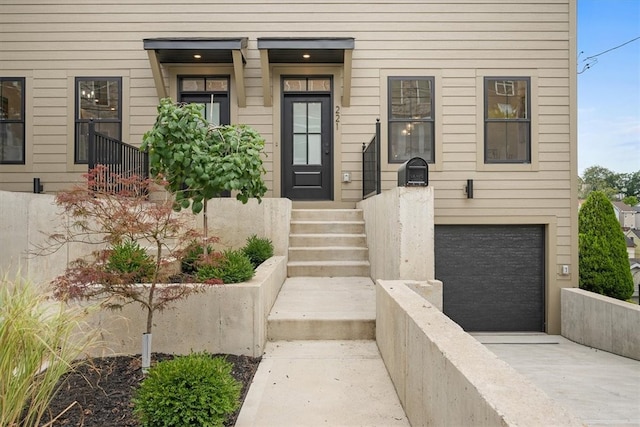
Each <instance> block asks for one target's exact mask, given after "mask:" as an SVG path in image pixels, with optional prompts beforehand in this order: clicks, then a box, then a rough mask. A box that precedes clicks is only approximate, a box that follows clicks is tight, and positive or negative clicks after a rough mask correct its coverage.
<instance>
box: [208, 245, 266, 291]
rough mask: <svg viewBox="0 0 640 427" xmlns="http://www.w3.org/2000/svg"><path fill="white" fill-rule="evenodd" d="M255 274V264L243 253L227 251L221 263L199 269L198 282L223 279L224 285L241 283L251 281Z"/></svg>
mask: <svg viewBox="0 0 640 427" xmlns="http://www.w3.org/2000/svg"><path fill="white" fill-rule="evenodd" d="M254 274H255V270H254V267H253V264H251V261H250V260H249V258H248V257H247V256H246V255H245V254H244V253H243V252H242V251H234V250H227V251H224V252H223V254H222V258H220V260H219V263H217V264H204V265H201V266H200V267H199V268H198V273H197V276H198V280H200V281H201V282H205V281H207V280H209V279H221V280H222V281H223V283H240V282H246V281H247V280H249V279H251V278H252V277H253V276H254Z"/></svg>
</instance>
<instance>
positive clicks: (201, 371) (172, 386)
mask: <svg viewBox="0 0 640 427" xmlns="http://www.w3.org/2000/svg"><path fill="white" fill-rule="evenodd" d="M231 369H232V365H231V363H229V362H227V361H226V360H225V359H223V358H221V357H215V358H214V357H211V356H210V355H208V354H206V353H193V354H190V355H188V356H181V357H177V358H175V359H173V360H168V361H163V362H159V363H158V364H157V365H155V366H154V367H152V368H151V369H150V370H149V375H148V376H147V377H146V378H145V379H144V381H143V382H142V384H141V385H140V388H139V389H138V391H137V392H136V396H135V398H134V400H133V403H134V412H135V413H136V415H137V416H138V417H139V418H140V421H141V422H142V425H143V426H146V427H160V426H166V427H170V426H171V427H176V426H202V427H214V426H215V427H217V426H223V425H224V424H223V423H224V421H225V420H226V419H227V417H228V416H229V415H230V414H232V413H233V411H235V410H236V409H237V408H238V406H239V404H240V390H241V384H240V383H239V382H238V381H237V380H235V379H234V378H233V376H232V375H231Z"/></svg>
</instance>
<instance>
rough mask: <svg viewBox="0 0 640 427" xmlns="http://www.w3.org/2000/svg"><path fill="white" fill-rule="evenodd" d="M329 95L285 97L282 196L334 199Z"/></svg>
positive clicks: (293, 95) (294, 198) (292, 95)
mask: <svg viewBox="0 0 640 427" xmlns="http://www.w3.org/2000/svg"><path fill="white" fill-rule="evenodd" d="M331 131H332V128H331V95H330V94H309V93H306V94H286V95H284V99H283V111H282V196H283V197H287V198H289V199H291V200H333V167H332V165H333V137H332V133H331Z"/></svg>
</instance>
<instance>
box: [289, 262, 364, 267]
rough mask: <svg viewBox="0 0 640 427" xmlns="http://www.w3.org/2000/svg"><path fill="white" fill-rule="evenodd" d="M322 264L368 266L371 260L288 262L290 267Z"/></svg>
mask: <svg viewBox="0 0 640 427" xmlns="http://www.w3.org/2000/svg"><path fill="white" fill-rule="evenodd" d="M305 265H308V266H321V265H326V266H332V265H340V266H343V265H352V266H356V265H358V266H360V265H362V266H368V265H369V261H289V262H288V263H287V266H289V267H294V266H305Z"/></svg>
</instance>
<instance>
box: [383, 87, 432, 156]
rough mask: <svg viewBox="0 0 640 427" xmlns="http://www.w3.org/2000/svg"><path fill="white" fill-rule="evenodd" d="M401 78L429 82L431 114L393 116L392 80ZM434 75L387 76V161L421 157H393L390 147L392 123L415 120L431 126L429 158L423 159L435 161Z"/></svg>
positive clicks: (409, 122) (415, 154)
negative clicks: (423, 115) (415, 117)
mask: <svg viewBox="0 0 640 427" xmlns="http://www.w3.org/2000/svg"><path fill="white" fill-rule="evenodd" d="M401 80H425V81H429V82H430V83H431V94H430V99H429V103H430V111H431V115H430V117H428V118H417V119H414V118H411V119H397V118H393V112H392V105H393V104H392V84H391V82H392V81H401ZM435 83H436V82H435V76H389V77H388V78H387V136H388V137H387V141H388V144H387V160H388V163H396V164H400V163H404V162H406V161H407V160H410V159H411V158H413V157H421V158H423V156H421V155H420V154H419V153H412V154H411V155H409V156H408V158H402V159H397V160H395V159H394V156H393V153H392V148H393V146H394V145H393V144H394V141H393V134H392V123H407V124H411V123H415V122H419V123H427V124H429V125H430V127H431V141H429V142H430V145H431V148H430V151H431V158H429V159H424V158H423V159H424V160H425V161H426V162H427V163H432V164H433V163H435V162H436V134H435V133H436V126H435V123H436V120H435V116H436V111H435V90H436V88H435Z"/></svg>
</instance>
